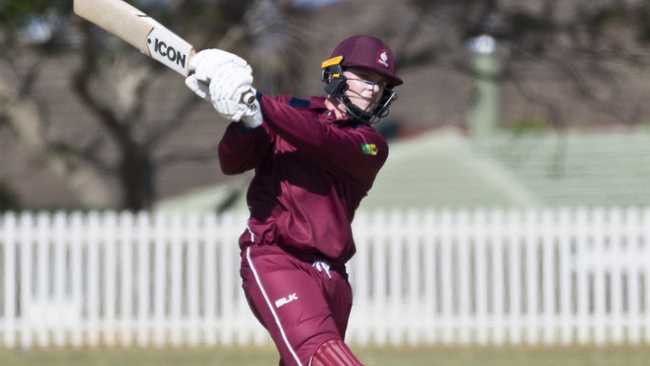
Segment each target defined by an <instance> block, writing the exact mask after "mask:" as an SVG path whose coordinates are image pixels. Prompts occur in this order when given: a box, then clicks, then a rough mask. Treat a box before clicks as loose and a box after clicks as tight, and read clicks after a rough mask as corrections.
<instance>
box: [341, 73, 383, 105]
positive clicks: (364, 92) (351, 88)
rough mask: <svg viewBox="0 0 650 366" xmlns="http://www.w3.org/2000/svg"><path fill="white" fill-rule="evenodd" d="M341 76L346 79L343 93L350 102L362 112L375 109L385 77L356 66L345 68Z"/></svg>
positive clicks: (381, 92)
mask: <svg viewBox="0 0 650 366" xmlns="http://www.w3.org/2000/svg"><path fill="white" fill-rule="evenodd" d="M343 76H345V77H346V78H347V80H348V81H347V83H348V89H347V90H346V91H345V95H346V96H347V97H348V98H349V99H350V102H352V104H354V105H355V106H357V107H358V108H359V109H361V110H362V111H364V112H370V111H372V110H373V109H375V107H376V106H377V104H378V103H379V100H380V99H381V96H382V94H383V93H384V89H385V88H386V79H385V78H384V77H383V76H381V75H379V74H377V73H374V72H372V71H368V70H364V69H357V68H350V69H348V70H345V71H344V72H343Z"/></svg>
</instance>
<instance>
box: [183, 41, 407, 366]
mask: <svg viewBox="0 0 650 366" xmlns="http://www.w3.org/2000/svg"><path fill="white" fill-rule="evenodd" d="M321 68H322V80H323V81H324V82H325V91H326V93H327V95H326V96H324V97H310V98H307V99H300V98H296V97H290V96H268V95H264V94H261V93H259V92H257V91H256V90H255V89H254V87H253V76H252V74H253V73H252V69H251V67H250V66H249V65H248V63H247V62H246V61H245V60H243V59H242V58H240V57H238V56H236V55H234V54H231V53H228V52H225V51H221V50H216V49H209V50H204V51H201V52H199V53H198V54H197V55H196V56H195V57H194V58H193V59H192V61H191V65H190V69H191V71H192V72H193V73H192V74H191V75H190V76H189V77H187V79H186V84H187V86H188V87H189V88H190V89H191V90H192V91H194V92H195V93H196V94H197V95H198V96H200V97H201V98H204V99H206V100H208V101H210V102H211V103H212V105H213V106H214V108H215V109H216V111H217V112H218V113H219V115H221V117H223V118H224V119H226V120H228V121H231V123H230V124H229V125H228V128H227V130H226V132H225V134H224V136H223V138H222V139H221V141H220V143H219V160H220V165H221V169H222V170H223V172H224V174H240V173H243V172H245V171H247V170H250V169H255V176H254V178H253V180H252V181H251V184H250V187H249V188H248V193H247V202H248V207H249V210H250V218H249V220H248V225H247V228H246V230H245V231H244V233H243V234H242V235H241V237H240V240H239V245H240V248H241V278H242V281H243V285H242V287H243V290H244V293H245V295H246V299H247V300H248V303H249V306H250V308H251V310H252V311H253V314H254V315H255V316H256V317H257V319H258V320H259V321H260V322H261V323H262V325H263V326H264V327H265V328H266V329H267V331H268V332H269V334H270V335H271V337H272V338H273V341H274V343H275V345H276V347H277V349H278V351H279V353H280V365H285V366H288V365H298V366H307V365H310V366H356V365H362V363H361V362H360V361H359V360H358V359H357V358H356V357H355V356H354V355H353V354H352V352H351V351H350V348H348V346H347V345H346V344H345V343H344V339H345V332H346V328H347V324H348V318H349V316H350V310H351V307H352V290H351V287H350V284H349V282H348V275H347V273H346V269H345V264H346V262H347V261H348V260H349V259H350V258H351V257H352V256H353V255H354V253H355V244H354V239H353V238H352V228H351V223H352V220H353V218H354V213H355V210H356V209H357V207H359V203H360V202H361V199H362V198H363V197H364V196H366V194H367V193H368V191H369V190H370V188H371V187H372V184H373V181H374V180H375V177H376V175H377V173H378V172H379V169H381V167H382V165H383V164H384V162H385V161H386V158H387V156H388V145H387V144H386V141H385V140H384V138H383V137H382V136H381V135H380V134H379V133H377V131H375V129H374V128H373V127H372V125H373V123H375V122H377V121H378V120H380V119H381V118H383V117H385V116H387V115H388V113H389V108H390V106H391V103H392V102H393V101H394V100H395V98H396V92H395V87H396V86H398V85H400V84H402V80H401V79H400V78H399V77H398V76H397V75H396V73H395V58H394V55H393V52H392V51H391V50H390V49H389V48H388V46H386V44H384V42H382V41H381V40H379V39H377V38H375V37H371V36H364V35H360V36H352V37H349V38H347V39H345V40H343V41H342V42H341V43H339V44H338V45H337V46H336V48H335V49H334V51H333V52H332V53H331V55H330V57H329V58H328V59H327V60H325V61H324V62H323V63H322V65H321ZM251 91H252V92H253V93H254V94H256V98H252V95H250V94H251Z"/></svg>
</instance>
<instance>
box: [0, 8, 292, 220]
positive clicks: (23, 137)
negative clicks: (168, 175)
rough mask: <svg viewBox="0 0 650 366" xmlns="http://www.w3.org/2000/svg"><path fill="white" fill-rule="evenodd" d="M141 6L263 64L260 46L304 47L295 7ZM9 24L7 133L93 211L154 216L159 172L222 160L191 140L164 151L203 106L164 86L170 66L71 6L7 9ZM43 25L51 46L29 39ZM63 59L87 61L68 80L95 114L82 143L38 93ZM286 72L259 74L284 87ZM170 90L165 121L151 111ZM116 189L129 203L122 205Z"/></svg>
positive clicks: (5, 31) (0, 83)
mask: <svg viewBox="0 0 650 366" xmlns="http://www.w3.org/2000/svg"><path fill="white" fill-rule="evenodd" d="M137 5H138V7H140V8H141V9H142V10H143V11H145V12H147V13H149V14H150V15H152V16H153V17H154V18H156V19H158V20H159V21H160V22H161V23H163V24H165V25H166V26H168V27H169V28H170V29H173V30H174V31H176V32H178V33H179V34H182V35H184V36H187V37H188V38H189V39H190V40H191V41H192V43H193V44H194V45H196V46H198V47H197V48H199V49H202V48H206V47H218V48H223V49H227V50H231V51H233V52H236V53H238V54H240V55H242V56H248V55H252V56H251V59H250V61H251V62H252V63H254V62H256V60H255V57H254V56H255V54H256V52H255V50H256V48H259V46H260V45H261V44H264V45H266V44H267V43H260V40H261V39H262V38H263V37H264V38H268V37H275V38H276V39H278V40H280V42H278V43H277V44H276V46H274V47H275V50H274V51H273V54H277V55H285V56H286V57H294V58H295V59H299V57H297V56H296V55H295V53H296V52H282V49H287V50H291V49H296V48H297V47H291V46H292V44H294V43H293V42H298V41H299V39H297V38H287V37H283V36H282V30H283V29H284V28H283V25H284V24H285V23H284V22H286V21H287V19H288V18H287V17H288V16H289V14H290V11H291V9H292V8H291V6H290V4H289V3H287V2H275V1H270V0H257V1H253V0H246V1H226V0H223V1H216V2H215V1H202V0H169V1H140V2H138V4H137ZM0 19H1V20H2V22H1V23H0V24H1V25H0V45H1V46H2V47H3V49H8V50H12V52H5V53H4V54H3V55H2V56H0V133H11V134H13V136H15V137H16V140H17V141H18V142H19V143H20V144H22V145H23V146H26V147H28V149H29V151H30V152H31V154H32V155H34V156H36V157H38V159H40V160H41V161H42V162H43V164H44V165H45V166H46V167H47V169H49V170H50V171H51V172H53V173H55V174H57V175H58V176H59V177H61V178H63V179H65V181H66V182H67V184H68V185H70V187H72V189H73V190H74V191H75V192H78V194H79V197H80V201H81V202H82V204H83V205H84V206H87V207H116V206H117V207H119V208H124V209H130V210H141V209H146V208H149V207H151V205H152V204H153V202H154V201H155V200H156V198H157V174H158V172H159V171H160V169H163V168H164V167H166V166H170V165H173V164H179V163H182V162H186V161H200V160H205V159H214V155H215V154H214V148H213V146H199V147H197V146H193V143H192V142H191V141H186V142H184V144H182V146H178V147H176V148H174V149H169V148H167V149H164V148H163V146H164V144H165V143H166V142H168V141H169V140H170V139H174V138H175V134H177V133H178V132H179V131H180V130H182V129H183V128H184V127H185V125H186V124H187V122H188V121H189V120H190V118H189V117H190V116H191V115H192V113H193V112H194V110H195V109H196V107H197V105H198V104H199V103H201V100H200V99H199V98H197V97H195V96H194V95H193V94H192V93H189V92H187V91H186V90H184V88H183V86H182V80H180V79H175V80H173V81H172V83H173V84H170V83H165V82H164V80H163V79H164V78H165V76H166V73H169V72H168V71H166V70H164V69H163V68H162V67H161V66H159V65H157V64H156V63H154V62H152V61H151V60H148V59H146V58H144V57H142V56H141V55H139V54H138V53H137V52H136V51H134V50H133V49H132V48H130V47H129V46H128V45H125V44H124V43H123V42H120V41H117V40H116V39H115V38H114V37H113V36H111V35H109V34H107V33H106V32H103V31H101V30H99V29H98V28H96V27H94V26H93V25H91V24H89V23H88V22H85V21H82V20H80V19H78V18H77V17H74V16H73V15H72V14H71V4H70V2H69V1H62V0H59V1H39V0H29V1H26V0H9V1H5V2H4V3H3V4H2V5H0ZM38 27H44V28H46V29H47V32H46V33H48V34H47V36H46V37H43V39H38V36H35V35H34V34H31V35H30V32H33V31H34V29H36V28H38ZM36 33H38V32H36ZM55 56H59V57H67V58H70V59H74V60H76V62H77V63H78V64H77V66H76V67H75V68H74V69H73V70H72V71H71V72H70V73H69V74H67V75H66V78H68V79H69V84H70V92H71V93H72V94H73V95H74V96H75V97H76V98H77V99H78V100H79V101H80V102H81V103H82V104H83V105H84V106H85V108H86V109H87V112H88V114H89V116H90V118H89V121H85V122H86V125H87V126H91V125H92V126H93V127H88V129H87V130H88V131H87V134H85V135H84V136H82V137H81V138H78V137H79V136H77V137H74V138H70V136H61V135H59V134H57V133H56V129H57V128H59V127H61V126H57V125H56V123H54V122H53V121H52V120H51V118H50V116H49V115H48V103H49V101H48V99H47V98H44V97H42V96H39V94H38V93H37V91H36V90H34V86H35V85H36V84H37V82H38V81H39V79H40V78H43V77H47V75H42V72H41V71H42V68H41V66H42V64H44V63H45V62H47V60H48V59H49V58H52V57H55ZM265 71H268V72H267V73H265ZM280 71H281V70H275V69H273V68H268V69H266V70H265V69H262V70H260V71H259V72H257V70H256V74H259V75H256V76H258V77H259V79H260V80H269V82H273V83H277V82H279V81H282V80H283V79H282V78H281V77H280V78H279V77H277V76H274V75H275V74H274V72H280ZM161 88H169V93H174V95H175V96H176V97H175V98H173V100H174V102H173V105H165V106H164V107H165V108H164V109H165V113H164V114H162V113H160V112H159V111H158V110H156V108H152V106H153V105H155V100H154V99H155V95H156V93H158V94H160V90H161ZM97 126H98V128H97ZM3 131H4V132H3ZM215 139H216V137H215ZM116 187H117V189H116ZM114 191H117V192H119V195H120V197H119V198H118V202H119V203H118V204H115V201H114V200H115V198H114V197H113V192H114Z"/></svg>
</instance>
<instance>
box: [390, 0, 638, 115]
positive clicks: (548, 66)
mask: <svg viewBox="0 0 650 366" xmlns="http://www.w3.org/2000/svg"><path fill="white" fill-rule="evenodd" d="M408 3H409V6H410V7H411V10H412V11H411V14H412V17H411V18H409V19H408V20H404V23H408V24H404V25H403V26H402V28H401V30H399V31H398V32H397V33H398V34H399V36H398V37H397V38H399V39H400V41H398V42H396V43H398V44H401V45H403V47H402V48H401V49H400V50H398V52H397V53H398V54H399V55H404V57H402V58H401V63H400V65H401V67H403V68H407V67H413V66H418V65H424V64H427V65H432V64H433V65H437V66H439V67H446V68H448V69H451V70H454V71H456V72H462V73H466V74H471V73H472V72H473V71H472V69H471V68H470V67H468V66H469V65H468V63H467V61H466V60H467V58H468V57H467V53H466V50H465V49H464V48H465V45H466V43H467V40H468V39H470V38H472V37H475V36H477V35H479V34H489V35H492V36H493V37H495V38H496V39H497V40H498V42H499V44H500V46H501V51H500V54H499V57H500V58H501V60H502V65H503V68H502V72H501V73H500V75H498V77H499V78H500V79H501V80H502V81H504V82H507V83H509V84H511V85H512V86H513V87H515V88H517V90H518V91H519V93H520V94H521V95H522V96H524V97H525V98H527V99H528V100H529V101H531V102H534V103H538V104H541V105H543V106H544V107H545V108H546V109H547V111H548V114H549V116H550V120H551V121H552V122H553V123H554V124H555V125H556V126H558V127H559V126H564V125H565V124H566V123H567V122H566V121H565V120H564V118H563V117H562V113H561V112H560V108H559V105H558V103H557V101H555V100H554V99H553V98H549V96H548V95H545V94H544V93H543V92H540V87H539V85H540V83H539V81H540V80H538V79H536V78H539V75H538V74H536V73H535V72H532V70H534V69H539V68H544V69H545V70H549V72H550V73H552V74H553V75H552V77H553V78H555V79H557V80H564V81H566V82H565V84H566V87H567V89H571V92H572V93H573V94H575V95H576V96H577V97H579V98H581V99H582V101H583V102H585V103H589V104H590V105H591V106H592V108H595V109H597V110H599V111H600V112H601V113H603V114H605V115H608V116H610V117H611V118H613V119H616V120H618V121H619V122H621V123H638V122H640V121H641V116H642V111H643V110H644V108H645V104H646V103H645V102H644V101H643V99H642V98H639V99H638V100H635V101H630V100H626V95H629V94H628V93H625V92H624V91H625V89H626V88H627V87H628V84H629V83H628V81H629V80H630V78H634V76H632V77H631V76H630V73H639V74H641V73H647V70H648V67H649V66H650V62H649V61H650V60H649V59H648V53H647V47H648V45H649V44H650V22H648V20H649V19H650V4H649V3H648V2H647V1H643V0H633V1H624V2H622V1H616V0H605V1H598V2H594V1H590V0H572V1H557V0H540V1H507V0H489V1H470V0H462V1H456V0H454V1H452V0H440V1H427V0H410V1H409V2H408ZM414 40H416V41H414ZM478 76H479V77H480V75H478ZM646 111H647V110H646Z"/></svg>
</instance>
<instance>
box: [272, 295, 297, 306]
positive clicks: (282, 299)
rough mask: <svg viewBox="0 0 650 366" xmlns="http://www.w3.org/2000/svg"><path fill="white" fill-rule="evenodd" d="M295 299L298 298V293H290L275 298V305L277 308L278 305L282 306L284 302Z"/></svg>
mask: <svg viewBox="0 0 650 366" xmlns="http://www.w3.org/2000/svg"><path fill="white" fill-rule="evenodd" d="M295 300H298V295H296V293H295V292H294V293H292V294H290V295H288V296H285V297H281V298H279V299H277V300H275V307H276V308H278V309H279V308H280V307H282V306H284V305H286V304H288V303H290V302H292V301H295Z"/></svg>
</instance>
